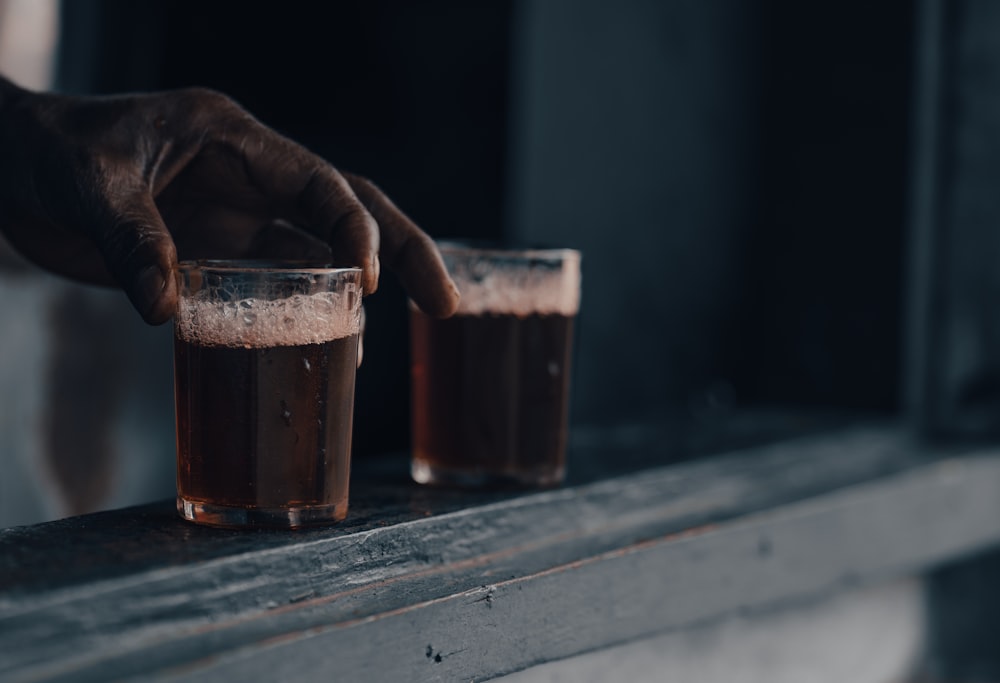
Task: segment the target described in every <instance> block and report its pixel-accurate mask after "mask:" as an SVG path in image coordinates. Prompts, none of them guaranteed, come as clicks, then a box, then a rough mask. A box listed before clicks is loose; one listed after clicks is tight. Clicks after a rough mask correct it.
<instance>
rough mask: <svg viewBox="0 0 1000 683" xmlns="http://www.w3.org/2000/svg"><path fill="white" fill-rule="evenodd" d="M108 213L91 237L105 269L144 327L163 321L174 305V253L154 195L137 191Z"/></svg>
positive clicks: (175, 302)
mask: <svg viewBox="0 0 1000 683" xmlns="http://www.w3.org/2000/svg"><path fill="white" fill-rule="evenodd" d="M110 213H111V216H110V220H107V221H105V222H104V224H105V225H106V227H105V228H104V229H103V230H102V231H101V232H99V233H98V234H97V235H96V236H95V241H96V243H97V247H98V249H100V251H101V254H102V255H103V256H104V262H105V264H106V265H107V268H108V270H109V271H110V272H111V274H112V276H113V277H114V278H115V280H116V281H117V282H118V284H119V286H121V288H122V289H124V290H125V293H126V294H127V295H128V298H129V300H130V301H131V302H132V305H133V306H134V307H135V309H136V310H137V311H138V312H139V314H140V315H141V316H142V317H143V319H144V320H145V321H146V322H147V323H149V324H151V325H159V324H161V323H164V322H166V321H167V320H169V319H170V317H171V316H172V315H173V313H174V308H175V307H176V305H177V283H176V281H175V279H174V277H173V270H174V267H175V266H176V265H177V252H176V249H175V248H174V242H173V240H172V239H171V237H170V233H169V232H167V228H166V226H165V225H164V224H163V220H162V219H161V218H160V214H159V213H158V212H157V210H156V206H155V204H154V203H153V199H152V197H151V196H150V195H148V194H147V193H145V192H142V191H137V192H135V193H134V194H132V195H129V196H127V197H125V198H123V199H121V200H119V202H118V204H117V205H116V206H113V207H111V208H110Z"/></svg>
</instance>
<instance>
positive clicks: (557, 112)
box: [0, 0, 1000, 680]
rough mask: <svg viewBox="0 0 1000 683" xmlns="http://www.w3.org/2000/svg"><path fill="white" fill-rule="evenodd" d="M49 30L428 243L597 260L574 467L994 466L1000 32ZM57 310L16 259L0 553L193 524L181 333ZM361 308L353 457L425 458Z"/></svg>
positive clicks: (950, 18) (970, 596)
mask: <svg viewBox="0 0 1000 683" xmlns="http://www.w3.org/2000/svg"><path fill="white" fill-rule="evenodd" d="M5 4H6V5H9V6H10V7H13V5H14V4H15V2H14V0H0V10H2V9H3V7H4V5H5ZM18 4H20V5H24V4H25V3H23V2H21V3H18ZM55 6H56V7H57V8H58V10H59V12H58V14H59V17H58V19H59V22H58V23H59V42H58V49H57V52H56V60H55V64H54V69H53V81H52V83H53V87H54V88H55V89H56V90H60V91H63V92H68V93H88V94H93V93H118V92H128V91H141V90H158V89H165V88H179V87H185V86H206V87H210V88H216V89H218V90H221V91H223V92H225V93H227V94H229V95H231V96H232V97H234V98H235V99H236V100H237V101H239V102H241V103H242V104H243V105H244V106H246V107H247V108H248V109H249V110H250V111H251V112H253V113H254V114H255V115H256V116H258V117H259V118H260V119H261V120H263V121H264V122H265V123H267V124H269V125H271V126H273V127H275V128H277V129H278V130H280V131H282V132H284V133H285V134H287V135H288V136H290V137H292V138H294V139H296V140H298V141H299V142H301V143H303V144H304V145H306V146H308V147H310V148H312V149H313V150H314V151H316V152H317V153H319V154H320V155H321V156H323V157H325V158H326V159H328V160H329V161H330V162H331V163H332V164H333V165H335V166H337V167H339V168H342V169H345V170H351V171H355V172H358V173H361V174H364V175H366V176H368V177H370V178H372V179H373V180H374V181H375V182H376V183H377V184H379V185H380V186H381V187H382V188H383V189H384V190H385V191H386V192H387V193H388V194H389V195H390V196H391V197H393V198H394V200H395V201H396V203H397V204H398V205H399V206H400V207H402V208H403V209H404V210H405V211H406V212H408V213H409V214H410V215H411V216H412V217H413V218H414V219H415V220H416V221H417V222H418V223H419V224H420V225H421V226H422V227H423V228H424V229H425V230H426V231H427V232H429V233H430V234H431V235H432V236H434V237H437V238H448V237H473V238H490V239H501V240H510V241H517V242H534V243H537V242H543V243H550V244H554V245H559V246H568V247H575V248H578V249H580V250H582V252H583V254H584V262H583V263H584V266H583V271H584V272H583V278H584V284H583V287H584V289H583V297H582V309H581V312H580V318H579V324H578V328H577V330H578V338H577V340H576V341H577V346H576V367H575V374H574V393H573V405H572V412H571V420H572V435H573V442H572V443H573V446H574V447H577V448H583V447H586V446H588V444H589V446H591V447H595V448H596V451H595V452H600V448H599V447H600V446H601V444H602V443H611V444H612V447H613V449H614V450H607V449H605V451H604V452H605V454H607V453H613V454H614V456H613V457H614V458H621V457H623V456H622V453H623V452H624V450H623V449H624V448H625V446H623V444H626V445H627V444H631V446H632V447H633V448H634V450H637V451H642V452H643V453H645V454H646V455H647V456H648V455H649V454H653V456H655V457H656V458H659V459H661V460H662V461H669V460H670V459H672V458H679V457H690V454H691V453H693V452H695V451H697V450H698V449H697V448H692V444H694V445H697V444H698V443H700V444H702V450H703V451H704V450H711V449H712V447H730V446H731V445H733V443H734V441H733V439H732V438H731V437H732V436H733V435H734V434H736V435H737V436H739V435H740V434H743V435H750V438H751V440H752V438H755V437H756V438H763V437H764V436H767V437H776V436H782V435H784V434H789V433H794V432H796V431H797V430H801V429H803V428H804V427H803V425H805V426H806V428H808V426H809V425H817V424H826V423H827V422H825V420H826V418H825V417H824V418H821V419H818V420H817V419H816V418H815V417H814V416H816V415H821V416H829V418H830V419H831V420H833V421H837V420H849V421H853V420H858V419H861V420H870V419H875V420H902V421H904V423H906V424H908V425H909V427H910V428H912V430H913V432H914V433H915V434H917V435H919V436H921V437H923V438H927V439H948V440H957V439H961V440H995V439H996V437H997V436H1000V305H998V303H1000V269H998V268H997V265H996V264H997V263H998V262H1000V229H998V223H1000V192H997V191H996V185H997V184H998V182H1000V3H996V2H994V1H993V0H951V1H949V0H883V1H881V2H862V1H861V0H846V1H844V2H836V3H834V2H799V1H796V0H617V1H616V2H607V1H604V2H602V1H599V0H489V1H481V2H464V1H461V0H430V1H424V2H419V3H417V2H410V1H407V0H363V1H361V0H356V1H349V2H348V1H338V2H326V3H315V2H306V1H304V0H284V1H283V2H264V1H260V0H241V1H239V2H237V1H235V0H215V1H213V2H205V1H195V0H146V1H145V2H134V1H132V0H64V1H63V2H62V3H61V5H55ZM0 14H2V11H0ZM7 37H8V38H9V35H8V36H7ZM0 42H2V41H0ZM2 47H3V45H2V44H0V48H2ZM0 53H2V50H0ZM0 57H2V54H0ZM0 153H2V150H0ZM46 277H47V276H46V275H45V274H41V273H37V272H35V271H32V270H31V269H29V268H25V267H23V266H18V265H17V261H16V259H15V258H13V257H11V256H10V255H9V253H8V255H7V256H6V257H4V256H3V254H2V253H0V296H3V298H4V301H5V302H6V306H5V308H4V310H3V311H0V315H3V316H5V320H7V321H9V322H6V323H3V325H4V332H3V333H2V334H0V355H3V363H0V389H2V391H0V465H2V467H3V472H4V477H2V478H0V527H3V526H6V525H11V524H19V523H31V522H35V521H40V520H41V519H47V518H53V517H57V516H60V515H65V514H71V513H80V512H87V511H91V510H94V509H100V508H107V507H115V506H120V505H126V504H132V503H137V502H143V501H145V500H150V499H158V498H169V497H170V496H172V495H173V474H172V472H173V432H172V428H173V407H172V395H171V390H172V389H171V387H172V377H171V371H170V359H171V355H170V331H169V329H168V328H166V327H164V328H158V329H150V328H147V327H145V326H144V325H142V323H141V322H140V321H139V320H138V317H137V316H136V315H135V314H134V313H133V312H132V311H131V309H130V308H129V307H128V305H127V303H126V301H125V299H124V297H123V296H121V295H120V294H114V297H115V298H114V299H110V298H107V297H106V296H104V295H98V294H94V293H90V292H88V291H85V290H84V289H83V288H80V287H75V286H71V285H65V284H58V285H57V284H52V283H51V282H50V280H47V279H45V278H46ZM108 296H111V295H108ZM366 307H367V311H368V329H367V333H366V338H365V344H366V349H365V363H364V365H363V367H362V368H361V370H360V372H359V376H358V390H357V406H356V428H355V453H356V455H357V456H359V457H372V456H376V455H379V454H389V453H401V452H405V451H406V449H407V448H408V445H409V382H408V348H407V342H408V338H407V335H408V329H407V317H406V315H407V314H406V301H405V296H404V294H403V292H402V291H401V289H400V287H399V286H398V284H397V283H396V281H395V280H394V279H393V278H392V276H391V275H389V274H384V277H383V281H382V285H381V289H380V291H379V292H378V294H377V295H375V296H372V297H370V298H369V299H368V300H367V303H366ZM39 310H42V311H44V312H45V313H44V315H42V316H39V315H37V311H39ZM157 358H158V359H160V362H159V363H157V362H156V361H155V359H157ZM12 359H16V360H12ZM109 368H111V369H114V372H111V373H110V374H109ZM26 425H27V426H26ZM734 425H735V427H734ZM602 430H604V431H603V432H602ZM609 431H610V433H611V434H612V436H611V437H608V440H607V441H604V442H602V441H601V438H602V437H600V434H602V433H606V432H609ZM691 434H695V435H700V436H698V437H697V438H693V439H692V438H688V436H687V435H691ZM706 435H707V436H706ZM715 437H718V438H715ZM588 439H589V441H588ZM738 442H739V439H738V438H737V439H736V443H738ZM595 444H596V446H595ZM671 444H673V445H671ZM706 444H707V445H706ZM574 462H576V465H574ZM579 463H580V461H579V460H577V461H574V459H573V451H572V450H571V452H570V470H571V476H572V472H573V468H574V466H579ZM646 464H649V463H648V462H646ZM37 500H47V501H50V502H48V503H45V504H39V503H37V502H36V501H37ZM51 501H56V502H51ZM996 566H997V559H996V556H995V554H994V556H993V559H990V560H988V561H987V562H985V563H979V564H972V565H969V566H957V567H954V568H950V569H947V570H945V571H944V573H943V574H942V576H940V577H939V578H938V579H937V580H936V582H935V583H934V587H933V589H932V590H931V592H930V594H929V596H930V597H929V598H928V600H929V602H928V603H927V604H928V606H929V609H931V610H932V611H933V612H934V613H935V614H936V615H937V616H936V617H935V621H934V629H936V630H938V631H940V633H938V635H937V636H936V637H937V638H939V639H940V638H942V637H944V640H946V641H949V642H948V648H950V649H951V650H953V651H957V652H959V653H960V654H961V657H959V658H958V659H959V660H960V661H964V662H972V663H973V664H975V663H976V662H986V664H983V665H982V666H984V667H986V668H981V669H974V668H968V667H967V668H965V669H958V670H956V671H960V672H962V673H963V675H964V676H965V677H964V678H961V677H960V676H957V675H956V676H955V677H953V678H950V679H949V680H959V679H960V678H961V680H996V676H995V675H994V674H996V672H998V671H1000V663H998V649H997V648H996V645H995V642H994V640H993V636H992V633H994V632H995V629H993V630H990V628H986V626H988V625H989V624H994V623H995V621H996V618H995V617H996V615H997V614H1000V610H998V609H997V605H998V603H1000V592H998V591H997V590H996V581H995V576H996ZM970 615H971V616H970ZM984 615H986V616H984ZM987 617H988V618H987ZM953 627H954V628H953ZM942 634H943V636H942ZM970 634H972V635H970ZM976 634H978V635H977V636H976V637H973V635H976ZM973 664H970V665H969V666H973ZM975 666H979V664H975ZM976 671H979V672H980V673H978V674H977V673H975V672H976ZM982 671H987V672H989V675H987V674H982V673H981V672H982ZM970 672H972V673H970ZM977 676H978V677H977ZM991 676H992V677H991ZM942 680H944V679H943V678H942Z"/></svg>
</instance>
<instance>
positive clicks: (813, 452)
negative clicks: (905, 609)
mask: <svg viewBox="0 0 1000 683" xmlns="http://www.w3.org/2000/svg"><path fill="white" fill-rule="evenodd" d="M606 457H608V458H614V457H615V453H614V452H608V453H607V454H606ZM370 481H373V482H374V483H369V484H367V485H365V486H363V485H361V483H360V482H359V485H358V486H357V487H356V489H355V491H354V498H353V499H354V501H355V502H354V509H353V511H352V514H351V516H350V517H349V519H348V520H347V521H346V523H344V524H342V525H341V526H338V527H335V528H330V529H324V530H317V531H307V532H296V533H277V532H251V533H238V532H228V531H220V530H213V529H204V528H199V527H195V526H192V525H188V524H185V523H182V522H180V521H179V520H177V519H176V518H175V516H174V513H173V511H172V509H171V508H170V506H169V505H154V506H148V507H142V508H133V509H128V510H123V511H119V512H114V513H106V514H100V515H93V516H88V517H81V518H75V519H70V520H65V521H62V522H56V523H52V524H46V525H40V526H37V527H25V528H15V529H9V530H6V531H3V532H0V634H2V638H0V679H3V680H16V681H21V680H24V681H42V680H45V681H60V680H66V681H68V680H73V681H87V680H102V681H103V680H120V679H134V680H206V681H208V680H213V681H218V680H241V679H244V680H245V679H247V678H250V679H257V680H260V679H262V678H263V679H268V680H292V679H296V680H328V679H330V678H335V679H337V680H410V681H423V680H427V681H434V680H483V679H486V678H490V677H493V676H496V675H500V674H502V673H506V672H510V671H514V670H518V669H522V668H525V667H527V666H530V665H532V664H535V663H539V662H542V661H547V660H550V659H555V658H559V657H566V656H570V655H573V654H577V653H580V652H585V651H589V650H593V649H595V648H600V647H606V646H608V645H612V644H615V643H623V642H628V641H630V640H633V639H636V638H639V637H642V636H646V635H651V634H654V633H659V632H662V631H664V630H667V629H670V628H675V627H680V626H684V625H686V624H691V623H695V622H699V621H702V620H705V619H709V618H713V617H715V616H719V615H723V614H727V613H732V612H733V611H737V610H746V609H756V608H764V607H766V606H768V605H774V604H778V603H781V602H782V601H788V600H795V599H799V598H802V597H806V596H810V595H816V594H818V593H822V592H824V591H829V590H833V589H836V588H837V587H838V586H840V585H843V584H845V583H852V582H859V581H867V580H875V579H879V578H885V577H889V576H893V575H903V574H913V573H919V572H922V571H924V570H926V569H927V568H929V567H932V566H935V565H937V564H939V563H941V562H944V561H948V560H952V559H955V558H957V557H959V556H962V555H964V554H968V553H972V552H976V551H978V550H981V549H983V548H985V547H988V546H990V545H991V544H995V543H997V542H1000V452H993V451H980V452H972V451H967V452H959V451H954V452H951V453H943V452H935V451H928V450H925V449H923V448H921V447H919V446H917V445H916V444H913V443H911V442H909V441H908V440H907V439H906V438H905V437H903V436H901V435H900V434H899V433H898V432H896V431H895V430H893V429H891V428H877V427H873V428H866V429H853V430H846V431H840V432H838V433H836V434H832V435H826V436H820V437H807V438H802V439H796V440H792V441H787V442H783V443H780V444H775V445H771V446H766V447H757V448H753V449H748V450H745V451H742V452H737V453H731V454H728V455H723V456H717V457H712V458H708V459H705V460H699V461H695V462H690V463H684V464H678V465H673V466H670V467H663V468H657V469H651V470H647V471H643V472H639V473H635V474H630V475H626V476H623V477H618V478H615V479H611V480H606V481H600V482H596V483H591V484H583V485H579V486H571V487H567V488H564V489H560V490H555V491H548V492H542V493H535V494H522V495H517V494H509V493H508V494H494V495H493V496H490V497H481V498H478V499H477V498H472V499H470V498H469V497H467V496H464V495H463V494H459V493H452V492H443V491H429V490H424V489H418V488H415V487H412V486H407V485H405V484H403V483H402V482H394V481H392V480H391V478H389V479H382V480H380V479H378V478H373V479H372V480H370ZM380 481H381V483H379V482H380Z"/></svg>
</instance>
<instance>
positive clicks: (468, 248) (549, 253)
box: [435, 240, 581, 260]
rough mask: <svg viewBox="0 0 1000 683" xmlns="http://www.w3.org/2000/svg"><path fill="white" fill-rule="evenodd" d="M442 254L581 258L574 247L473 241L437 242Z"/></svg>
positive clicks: (512, 257) (551, 258) (505, 257)
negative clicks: (508, 244) (506, 244)
mask: <svg viewBox="0 0 1000 683" xmlns="http://www.w3.org/2000/svg"><path fill="white" fill-rule="evenodd" d="M435 245H437V248H438V250H439V251H440V252H441V254H442V255H443V254H445V253H448V254H463V255H464V254H468V255H470V256H484V257H495V258H502V259H525V260H532V259H539V260H557V259H561V260H568V259H577V260H579V259H580V258H581V253H580V250H579V249H573V248H572V247H543V246H537V247H533V246H524V247H521V246H517V245H511V246H505V245H503V244H499V243H496V242H476V241H473V240H470V241H462V240H440V241H437V242H435Z"/></svg>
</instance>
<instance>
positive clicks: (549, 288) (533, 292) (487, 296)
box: [445, 252, 580, 318]
mask: <svg viewBox="0 0 1000 683" xmlns="http://www.w3.org/2000/svg"><path fill="white" fill-rule="evenodd" d="M445 259H446V261H451V262H450V263H449V272H450V274H451V276H452V278H453V279H454V280H455V284H456V285H457V286H458V291H459V292H460V293H461V300H460V301H459V305H458V314H459V315H484V314H493V315H514V316H517V317H519V318H524V317H527V316H529V315H564V316H574V315H576V313H577V311H578V310H579V308H580V262H579V260H578V259H576V258H564V260H562V261H559V262H551V261H545V260H543V259H536V260H534V261H528V262H527V263H526V262H525V261H524V260H511V262H510V263H503V262H499V263H498V262H496V261H495V260H486V259H477V258H455V259H454V260H452V259H449V258H448V254H447V252H445Z"/></svg>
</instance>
